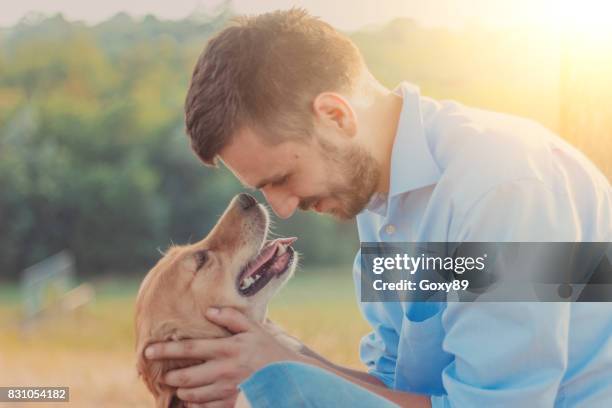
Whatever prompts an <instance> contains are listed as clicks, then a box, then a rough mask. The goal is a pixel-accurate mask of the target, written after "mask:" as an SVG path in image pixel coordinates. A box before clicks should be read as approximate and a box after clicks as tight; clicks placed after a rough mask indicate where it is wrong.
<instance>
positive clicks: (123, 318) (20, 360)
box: [0, 268, 368, 408]
mask: <svg viewBox="0 0 612 408" xmlns="http://www.w3.org/2000/svg"><path fill="white" fill-rule="evenodd" d="M138 284H139V281H118V280H109V281H105V282H99V283H98V284H96V285H95V286H96V300H95V301H94V302H93V303H92V304H91V305H89V306H87V307H86V309H84V310H81V311H80V313H78V314H75V315H71V316H62V317H54V318H51V319H49V320H48V321H46V322H43V323H41V324H39V325H37V326H36V327H34V328H32V329H30V330H28V331H25V330H23V329H22V328H20V325H19V322H20V315H21V309H20V303H19V292H18V291H17V289H16V288H15V287H12V286H7V285H4V286H3V287H1V288H0V386H34V385H36V386H69V387H70V397H71V402H70V403H68V404H59V403H54V404H49V406H53V407H61V406H71V407H76V406H78V407H149V406H151V405H152V403H151V401H152V400H151V398H150V397H149V395H148V393H147V391H146V389H145V387H144V385H143V384H142V383H141V382H140V380H139V379H138V377H137V375H136V370H135V358H134V352H133V347H134V346H133V328H132V318H133V304H134V298H135V293H136V290H137V288H138ZM270 315H271V318H272V319H273V320H275V321H276V322H277V323H278V324H280V325H281V326H282V327H284V328H285V329H286V330H287V331H288V332H289V333H291V334H294V335H295V336H297V337H298V338H300V339H302V340H303V341H304V342H305V343H306V344H308V345H309V346H311V347H312V348H313V349H315V350H317V351H319V352H320V353H321V354H323V355H324V356H326V357H328V358H329V359H331V360H332V361H334V362H337V363H340V364H345V365H349V366H352V367H360V363H359V360H358V357H357V347H358V343H359V339H360V337H361V336H362V335H363V334H365V333H366V332H367V331H368V326H367V324H366V323H365V322H364V321H363V319H362V318H361V316H360V314H359V311H358V309H357V305H356V301H355V297H354V289H353V284H352V279H351V274H350V268H346V270H343V271H335V270H317V271H308V270H302V271H298V273H297V276H296V277H294V278H293V280H292V281H291V282H289V284H288V285H287V287H286V288H285V289H284V290H283V291H282V292H281V293H280V294H279V296H278V297H277V298H276V299H275V300H274V302H273V304H272V307H271V310H270ZM4 406H10V405H9V404H2V403H0V407H4ZM14 406H15V407H20V408H21V407H28V406H31V407H42V406H45V404H41V403H32V404H25V403H21V404H16V405H14Z"/></svg>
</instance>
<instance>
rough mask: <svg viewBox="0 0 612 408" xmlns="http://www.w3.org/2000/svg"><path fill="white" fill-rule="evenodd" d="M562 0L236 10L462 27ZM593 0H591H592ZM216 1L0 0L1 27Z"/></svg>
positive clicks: (178, 9)
mask: <svg viewBox="0 0 612 408" xmlns="http://www.w3.org/2000/svg"><path fill="white" fill-rule="evenodd" d="M559 1H563V0H304V1H291V0H234V1H233V4H234V9H235V10H236V11H237V12H239V13H244V14H257V13H262V12H266V11H270V10H276V9H286V8H290V7H292V6H299V7H304V8H306V9H307V10H308V11H309V12H310V13H311V14H314V15H317V16H320V17H321V18H322V19H323V20H325V21H327V22H329V23H331V24H332V25H334V26H335V27H337V28H339V29H343V30H354V29H358V28H361V27H364V26H370V25H377V24H383V23H385V22H387V21H389V20H392V19H394V18H396V17H412V18H414V19H415V20H417V21H419V22H420V23H422V24H424V25H428V26H442V27H461V26H463V25H465V24H469V23H472V22H475V21H476V22H480V23H484V24H487V25H491V26H508V25H513V24H515V23H533V22H537V21H540V20H542V19H543V18H545V16H547V15H549V14H550V13H549V11H550V8H551V7H555V6H554V4H556V3H558V2H559ZM591 1H592V0H591ZM219 3H220V1H219V0H171V1H170V0H89V1H88V0H0V26H2V27H8V26H11V25H13V24H16V23H17V22H18V21H19V20H20V19H21V18H22V17H23V16H24V15H25V14H26V13H28V12H30V11H34V12H42V13H45V14H55V13H57V12H61V13H62V14H63V15H64V17H66V18H67V19H69V20H80V21H85V22H87V23H90V24H93V23H97V22H100V21H103V20H106V19H107V18H109V17H111V16H113V15H114V14H116V13H118V12H120V11H125V12H127V13H128V14H131V15H133V16H135V17H142V16H144V15H146V14H153V15H155V16H157V17H159V18H161V19H181V18H184V17H186V16H188V15H189V14H191V13H193V12H194V11H196V10H198V11H203V10H214V8H215V6H217V5H218V4H219Z"/></svg>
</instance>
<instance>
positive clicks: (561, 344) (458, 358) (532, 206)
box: [431, 180, 580, 408]
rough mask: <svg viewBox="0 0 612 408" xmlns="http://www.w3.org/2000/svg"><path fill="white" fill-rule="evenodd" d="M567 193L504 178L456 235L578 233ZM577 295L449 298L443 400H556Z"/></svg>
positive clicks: (554, 236) (502, 403)
mask: <svg viewBox="0 0 612 408" xmlns="http://www.w3.org/2000/svg"><path fill="white" fill-rule="evenodd" d="M569 201H570V200H569V199H568V198H567V196H564V195H563V194H562V193H558V192H555V191H553V190H551V189H550V188H548V187H547V186H546V185H545V184H544V183H542V182H540V181H538V180H524V181H517V182H512V183H508V184H505V185H502V186H499V187H497V188H495V189H493V190H491V191H489V192H488V193H486V194H485V195H484V196H483V197H482V198H481V199H479V200H478V201H477V202H476V203H475V204H474V205H473V206H472V208H471V209H470V210H469V211H468V212H466V216H465V218H464V219H463V220H462V222H461V225H460V226H459V227H458V229H457V231H456V235H454V236H453V238H454V240H455V241H459V242H466V241H489V242H500V241H501V242H503V241H522V242H530V241H578V240H580V239H579V232H578V231H579V230H578V229H577V228H576V225H578V221H577V220H576V219H575V214H573V212H572V211H571V203H570V202H569ZM569 316H570V304H569V303H552V302H551V303H536V302H504V303H502V302H487V303H478V302H476V303H459V302H449V303H448V305H447V308H446V309H445V311H444V312H443V315H442V324H443V326H444V329H445V332H446V335H445V338H444V341H443V348H444V350H445V351H447V352H448V353H450V354H451V355H453V357H454V358H453V360H452V362H451V363H450V364H449V365H448V366H446V367H445V368H444V370H443V372H442V381H443V384H444V389H445V390H446V395H442V396H432V397H431V403H432V406H433V407H434V408H437V407H478V406H496V407H511V406H512V407H515V406H534V407H536V406H537V407H540V406H553V405H554V404H555V401H556V398H557V394H558V388H559V384H560V383H561V380H562V378H563V375H564V373H565V370H566V368H567V357H566V356H567V343H568V332H569V327H568V326H569Z"/></svg>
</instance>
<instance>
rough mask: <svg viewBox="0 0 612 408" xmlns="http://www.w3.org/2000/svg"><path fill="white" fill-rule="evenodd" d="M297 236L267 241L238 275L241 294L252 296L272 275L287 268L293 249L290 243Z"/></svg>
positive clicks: (276, 274) (290, 261) (278, 273)
mask: <svg viewBox="0 0 612 408" xmlns="http://www.w3.org/2000/svg"><path fill="white" fill-rule="evenodd" d="M296 239H297V238H295V237H292V238H278V239H275V240H273V241H268V242H266V243H265V244H264V246H263V248H262V249H261V251H259V253H258V254H257V255H256V256H255V258H254V259H253V260H252V261H250V262H249V263H248V264H247V265H246V266H245V267H244V269H243V270H242V272H241V273H240V275H238V282H237V283H238V291H239V292H240V294H242V295H243V296H253V295H254V294H256V293H257V292H259V291H260V290H261V289H263V288H264V286H266V285H267V284H268V283H269V282H270V281H271V280H272V278H274V277H277V278H278V277H279V276H281V275H282V274H284V273H285V272H287V270H288V269H289V266H290V265H291V263H292V261H293V256H294V253H295V251H294V250H293V248H292V247H291V244H293V243H294V242H295V240H296Z"/></svg>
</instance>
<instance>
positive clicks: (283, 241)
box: [244, 237, 297, 278]
mask: <svg viewBox="0 0 612 408" xmlns="http://www.w3.org/2000/svg"><path fill="white" fill-rule="evenodd" d="M296 240H297V237H289V238H278V239H275V240H274V241H270V242H268V243H267V244H266V245H265V246H264V248H263V249H262V250H261V252H260V253H259V255H257V258H255V260H254V261H253V262H251V264H249V266H248V267H247V270H246V272H245V274H244V277H245V278H246V277H248V276H251V275H253V274H254V273H255V272H256V271H257V270H258V269H259V268H261V266H262V265H263V264H265V263H266V262H268V261H269V260H270V259H272V257H273V256H274V255H275V254H276V252H277V250H279V249H282V250H283V251H284V249H285V248H287V247H288V246H289V245H291V244H293V243H294V242H295V241H296Z"/></svg>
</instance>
